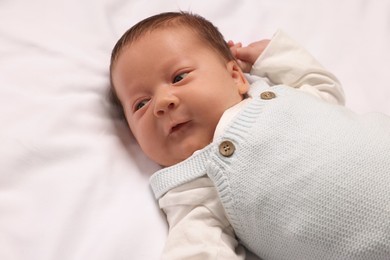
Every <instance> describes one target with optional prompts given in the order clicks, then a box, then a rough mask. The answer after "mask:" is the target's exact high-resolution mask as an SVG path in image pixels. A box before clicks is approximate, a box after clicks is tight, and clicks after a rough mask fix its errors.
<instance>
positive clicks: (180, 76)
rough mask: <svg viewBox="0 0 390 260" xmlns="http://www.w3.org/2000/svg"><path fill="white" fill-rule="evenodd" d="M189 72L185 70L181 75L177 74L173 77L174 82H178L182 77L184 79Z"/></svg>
mask: <svg viewBox="0 0 390 260" xmlns="http://www.w3.org/2000/svg"><path fill="white" fill-rule="evenodd" d="M187 75H188V73H187V72H183V73H180V74H179V75H177V76H175V77H174V78H173V81H172V83H177V82H179V81H181V80H182V79H184V78H185V77H187Z"/></svg>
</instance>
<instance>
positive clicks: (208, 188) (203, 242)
mask: <svg viewBox="0 0 390 260" xmlns="http://www.w3.org/2000/svg"><path fill="white" fill-rule="evenodd" d="M159 204H160V207H161V209H162V210H163V211H164V212H165V214H166V215H167V220H168V223H169V233H168V238H167V242H166V245H165V248H164V251H163V256H162V259H164V260H175V259H177V260H182V259H202V260H203V259H205V260H207V259H221V260H222V259H240V260H243V259H245V250H244V248H243V247H242V246H241V245H240V244H239V243H238V242H237V240H236V237H235V234H234V230H233V228H232V226H231V225H230V223H229V221H228V220H227V218H226V216H225V212H224V209H223V207H222V204H221V202H220V201H219V199H218V194H217V191H216V189H215V187H214V186H213V184H212V182H211V180H210V179H209V178H207V177H202V178H199V179H197V180H194V181H192V182H190V183H187V184H184V185H182V186H180V187H178V188H175V189H173V190H171V191H169V192H168V193H167V194H165V195H164V196H163V197H162V198H161V199H160V200H159Z"/></svg>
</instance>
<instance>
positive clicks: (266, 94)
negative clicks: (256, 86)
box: [260, 91, 276, 100]
mask: <svg viewBox="0 0 390 260" xmlns="http://www.w3.org/2000/svg"><path fill="white" fill-rule="evenodd" d="M275 97H276V95H275V93H274V92H271V91H265V92H263V93H261V94H260V98H261V99H264V100H268V99H273V98H275Z"/></svg>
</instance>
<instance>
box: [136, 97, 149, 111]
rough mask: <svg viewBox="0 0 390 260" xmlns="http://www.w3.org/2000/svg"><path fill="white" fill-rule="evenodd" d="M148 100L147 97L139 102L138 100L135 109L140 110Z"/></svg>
mask: <svg viewBox="0 0 390 260" xmlns="http://www.w3.org/2000/svg"><path fill="white" fill-rule="evenodd" d="M148 102H149V99H144V100H141V101H140V102H138V103H137V104H136V105H135V111H137V110H140V109H141V108H143V107H144V106H145V105H146V104H147V103H148Z"/></svg>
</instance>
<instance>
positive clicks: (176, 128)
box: [169, 121, 189, 134]
mask: <svg viewBox="0 0 390 260" xmlns="http://www.w3.org/2000/svg"><path fill="white" fill-rule="evenodd" d="M188 124H189V121H186V122H183V123H179V124H176V125H174V126H173V127H172V128H171V131H170V132H169V134H174V133H177V132H179V131H180V130H182V129H184V128H185V127H186V126H188Z"/></svg>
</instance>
